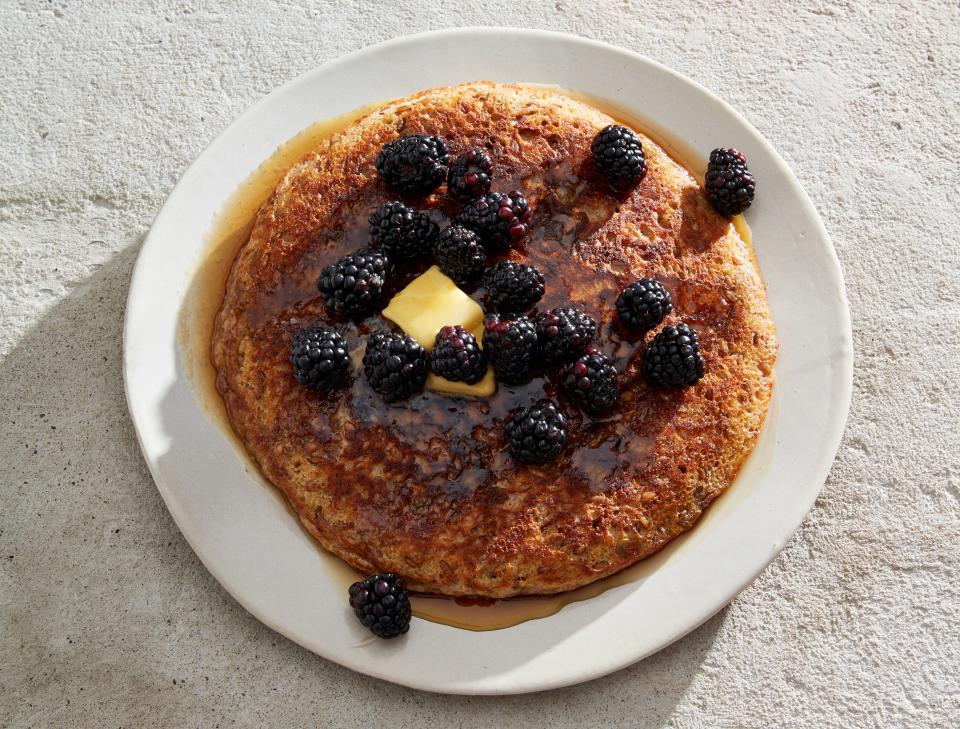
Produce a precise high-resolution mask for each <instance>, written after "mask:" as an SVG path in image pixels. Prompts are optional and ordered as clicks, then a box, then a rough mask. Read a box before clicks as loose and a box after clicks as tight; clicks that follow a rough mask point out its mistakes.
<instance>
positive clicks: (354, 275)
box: [317, 250, 389, 316]
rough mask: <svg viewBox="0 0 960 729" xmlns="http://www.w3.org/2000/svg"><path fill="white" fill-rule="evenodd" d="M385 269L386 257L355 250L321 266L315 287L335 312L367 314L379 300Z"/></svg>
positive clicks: (377, 252) (348, 314) (385, 275)
mask: <svg viewBox="0 0 960 729" xmlns="http://www.w3.org/2000/svg"><path fill="white" fill-rule="evenodd" d="M388 266H389V262H388V260H387V257H386V256H385V255H384V254H383V253H381V252H379V251H369V250H360V251H355V252H353V253H351V254H349V255H346V256H344V257H343V258H341V259H340V260H338V261H337V262H336V263H334V264H332V265H330V266H327V267H325V268H324V269H323V270H322V271H321V272H320V278H319V279H317V288H318V289H320V293H321V294H323V298H324V300H325V301H326V303H327V307H328V308H329V309H331V310H332V311H334V312H335V313H337V314H346V315H347V316H355V315H359V314H368V313H370V312H371V311H372V310H373V309H374V308H375V307H376V305H377V303H379V301H380V294H381V293H382V291H383V285H384V283H385V281H386V278H387V269H388Z"/></svg>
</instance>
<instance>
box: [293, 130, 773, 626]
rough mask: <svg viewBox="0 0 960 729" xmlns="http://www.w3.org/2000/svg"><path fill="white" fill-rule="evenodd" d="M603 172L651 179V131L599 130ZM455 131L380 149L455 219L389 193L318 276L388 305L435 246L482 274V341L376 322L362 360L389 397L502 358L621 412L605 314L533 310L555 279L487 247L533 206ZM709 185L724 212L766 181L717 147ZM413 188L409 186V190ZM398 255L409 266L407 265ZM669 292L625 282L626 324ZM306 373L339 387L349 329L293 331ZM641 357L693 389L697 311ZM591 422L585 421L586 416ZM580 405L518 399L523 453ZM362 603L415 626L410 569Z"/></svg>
mask: <svg viewBox="0 0 960 729" xmlns="http://www.w3.org/2000/svg"><path fill="white" fill-rule="evenodd" d="M591 155H592V159H593V162H594V165H595V167H596V169H597V170H598V172H599V173H600V174H601V175H602V176H603V177H604V178H605V180H606V181H607V182H608V183H609V185H610V186H611V187H612V188H613V189H614V190H615V191H616V192H618V193H622V192H624V191H626V190H628V189H629V188H631V187H633V186H636V185H637V184H638V183H640V182H641V181H642V180H643V178H644V176H645V175H646V173H647V160H646V156H645V153H644V149H643V144H642V142H641V140H640V137H639V136H638V135H637V134H636V133H635V132H633V131H632V130H630V129H628V128H626V127H624V126H621V125H610V126H608V127H605V128H604V129H602V130H600V131H599V132H598V133H597V135H596V137H595V138H594V140H593V143H592V145H591ZM449 158H450V153H449V150H448V148H447V144H446V142H445V141H444V140H443V139H441V138H440V137H437V136H431V135H419V134H417V135H408V136H403V137H399V138H398V139H395V140H393V141H391V142H388V143H387V144H385V145H384V146H383V148H382V149H381V150H380V152H379V154H378V155H377V157H376V160H375V166H376V169H377V172H378V174H379V175H380V177H381V178H382V180H383V182H384V183H385V185H386V186H387V187H388V188H389V189H391V190H392V191H394V192H395V193H397V194H399V195H401V196H425V195H429V194H430V193H433V192H434V191H436V190H437V189H438V188H439V186H440V185H441V184H442V183H443V182H444V180H446V193H447V196H448V198H450V199H452V200H456V201H457V203H458V204H459V205H460V206H461V207H460V209H459V212H458V213H457V214H456V215H455V216H454V218H453V224H452V225H449V226H448V227H446V228H445V229H443V230H440V229H439V227H438V226H437V224H436V223H435V222H433V220H432V219H431V217H430V215H429V214H428V213H427V212H424V211H420V210H416V209H415V208H413V207H411V206H410V205H409V204H408V203H407V202H404V201H403V200H387V201H385V202H384V203H382V204H381V205H380V206H379V207H377V208H376V209H375V210H373V211H372V213H371V214H370V218H369V224H370V241H371V245H372V249H369V250H368V249H362V250H358V251H355V252H353V253H350V254H348V255H346V256H343V257H342V258H340V259H339V260H337V261H336V262H334V263H332V264H330V265H328V266H326V267H325V268H323V270H322V271H321V274H320V277H319V279H318V280H317V287H318V289H319V291H320V293H321V294H322V296H323V298H324V301H325V303H326V307H327V309H328V311H329V312H330V313H331V314H332V315H335V316H347V317H355V318H358V317H363V316H366V315H369V314H371V313H374V312H375V311H377V309H378V307H379V306H380V305H381V298H382V295H383V292H384V290H387V289H389V288H390V287H391V286H392V285H393V284H391V282H390V281H389V279H390V277H391V276H396V277H397V278H398V280H400V281H401V282H402V281H403V280H404V279H403V276H408V275H412V273H416V271H418V270H422V269H418V268H416V267H417V266H419V265H421V259H423V258H426V257H428V256H432V257H433V259H434V261H435V262H436V264H437V266H439V268H440V270H441V271H443V273H444V274H446V275H447V276H449V277H450V278H451V279H452V280H453V281H454V282H455V283H456V284H457V285H458V286H462V287H465V288H468V289H469V288H472V287H474V286H476V285H477V284H479V283H482V286H483V292H484V295H485V297H486V298H485V304H486V311H487V318H486V319H485V321H484V327H483V335H482V346H481V343H480V342H478V341H477V337H476V336H475V335H474V334H473V333H471V332H469V331H467V330H466V329H465V328H464V327H463V326H460V325H456V324H453V325H450V326H444V327H443V328H441V330H440V331H439V332H437V334H436V337H435V340H434V345H433V348H432V349H431V350H430V352H429V353H428V352H427V351H425V350H424V348H423V347H422V346H421V345H420V344H419V343H418V342H417V341H416V340H414V339H413V338H411V337H409V336H406V335H404V334H400V333H395V332H375V333H373V334H371V335H370V336H369V337H368V338H367V342H366V350H365V354H364V356H363V370H364V374H365V377H366V379H367V382H368V383H369V385H370V387H371V388H372V389H373V390H374V391H375V392H376V393H378V395H379V396H380V397H381V398H382V399H383V400H384V401H385V402H387V403H396V402H400V401H402V400H404V399H406V398H409V397H411V396H413V395H415V394H416V393H418V392H420V391H421V390H422V389H423V387H424V384H425V382H426V380H427V375H428V373H429V372H433V373H434V374H435V375H437V376H439V377H442V378H444V379H446V380H450V381H452V382H462V383H466V384H468V385H473V384H476V383H479V382H480V381H481V380H483V378H484V376H485V375H486V372H487V368H488V367H491V368H492V370H493V373H494V375H495V377H496V379H497V381H499V382H500V383H502V384H503V385H505V386H520V385H524V384H526V383H528V382H530V380H531V379H532V377H533V375H535V374H536V375H538V376H539V375H544V376H546V377H549V378H550V381H551V382H554V383H556V385H557V386H558V392H559V394H560V401H561V402H564V403H567V404H569V405H571V406H576V407H577V408H579V409H580V410H582V411H583V412H584V413H586V414H587V415H588V416H591V417H595V418H601V417H604V416H608V415H610V414H611V413H612V412H614V411H615V410H616V409H617V408H618V407H622V405H621V403H620V379H621V374H620V372H618V370H617V366H616V364H615V363H614V361H613V360H612V359H610V357H608V356H606V355H604V354H603V353H602V352H600V351H599V350H597V349H594V348H593V344H594V342H595V340H596V339H597V336H598V330H599V327H598V323H597V321H596V320H595V319H594V318H593V317H592V316H590V315H589V314H588V313H587V312H585V311H583V310H582V309H580V308H578V307H576V306H571V305H565V306H558V307H556V308H552V309H550V310H547V311H539V312H538V311H537V310H536V309H534V310H533V311H532V312H531V309H533V307H535V306H536V305H537V304H538V303H539V302H540V301H541V299H542V298H543V296H544V294H545V291H546V280H545V278H544V276H543V274H542V273H541V272H540V271H538V270H537V269H536V268H535V267H534V266H531V265H528V264H524V263H520V262H517V261H512V260H500V261H498V262H495V263H494V264H493V265H492V266H490V267H489V268H487V267H486V264H487V260H488V257H489V256H490V255H491V254H494V253H497V252H499V253H501V254H502V253H503V252H504V251H508V250H509V249H510V248H512V247H514V246H516V245H517V244H518V243H519V242H520V241H522V240H523V239H524V238H525V237H526V236H527V235H528V234H529V228H530V222H531V217H532V211H531V209H530V205H529V203H528V202H527V200H526V198H525V197H524V195H523V194H522V193H521V192H519V191H511V192H506V193H505V192H497V191H491V187H492V185H493V182H494V160H493V159H492V158H491V156H490V154H489V153H488V152H486V151H485V150H483V149H481V148H469V149H466V150H465V151H463V152H462V153H461V154H459V155H458V156H457V157H456V158H455V159H454V160H453V162H452V163H450V164H449V165H448V162H449ZM705 180H706V183H705V194H706V196H707V198H708V199H709V201H710V203H711V204H712V205H713V207H714V208H715V209H716V211H717V212H718V213H720V214H721V215H725V216H729V215H735V214H738V213H740V212H743V210H745V209H746V208H748V207H749V206H750V204H751V203H752V201H753V198H754V194H755V189H756V182H755V180H754V178H753V176H752V175H751V174H750V172H749V170H748V169H747V164H746V159H745V158H744V156H743V155H742V154H741V153H740V152H738V151H736V150H735V149H733V148H727V149H723V148H719V149H715V150H713V152H712V153H711V155H710V163H709V165H708V168H707V173H706V178H705ZM404 199H408V198H404ZM393 266H398V267H399V271H398V272H396V273H395V272H394V269H393ZM673 308H674V303H673V300H672V298H671V295H670V292H669V291H668V290H667V289H666V288H665V287H664V285H663V284H662V283H660V282H659V281H657V280H656V279H654V278H650V277H645V278H641V279H639V280H638V281H634V282H633V283H630V284H629V285H628V286H626V287H625V288H624V289H623V291H622V292H621V293H620V294H619V296H618V297H617V300H616V312H617V317H618V319H619V320H620V322H621V323H622V325H623V326H624V327H625V328H626V329H628V330H630V331H632V332H635V333H636V334H637V335H640V336H644V337H646V336H649V334H648V333H650V332H651V331H652V330H654V329H655V328H657V327H659V326H660V325H661V324H662V323H663V322H664V320H665V319H667V318H668V317H669V316H670V315H671V314H672V313H673ZM290 363H291V367H292V370H293V376H294V378H295V379H296V381H297V382H298V383H300V385H302V386H303V387H304V388H307V389H310V390H313V391H315V392H317V393H320V394H327V396H332V395H330V394H328V393H331V391H332V390H334V388H336V387H337V386H338V385H339V384H341V383H342V382H343V381H345V380H346V379H347V378H348V377H349V375H350V354H349V348H348V345H347V342H346V340H345V339H344V337H343V336H342V335H341V334H340V333H338V332H337V331H335V330H334V329H332V328H328V327H322V326H321V327H310V328H305V329H302V330H300V331H297V332H295V333H294V334H293V335H292V336H291V339H290ZM640 370H641V372H642V373H643V375H644V377H645V378H646V380H647V381H648V382H649V383H650V385H652V386H654V387H660V388H682V387H690V386H693V385H695V384H696V383H697V382H698V381H699V380H700V379H701V378H702V377H703V376H704V374H705V370H706V366H705V362H704V359H703V356H702V354H701V352H700V342H699V338H698V336H697V333H696V332H695V331H694V329H693V328H692V327H690V326H689V325H688V324H686V323H684V322H676V323H675V324H671V325H668V326H665V327H663V328H662V329H661V330H660V331H659V332H658V333H656V334H655V335H653V336H652V337H651V338H650V339H649V340H648V341H647V343H646V345H645V346H644V347H643V349H642V352H641V361H640ZM577 422H580V421H577ZM567 424H568V420H567V416H566V415H565V414H564V412H563V410H562V408H561V405H560V404H558V403H557V402H556V401H554V400H551V399H548V398H540V399H537V400H536V401H534V402H533V403H532V404H531V405H529V406H528V407H519V408H515V409H514V410H511V411H510V412H509V414H508V415H507V417H506V418H505V421H504V426H503V427H504V436H505V439H506V443H507V446H508V448H509V450H510V453H511V454H512V456H513V459H514V460H515V461H516V462H517V463H523V464H535V465H544V464H547V463H550V462H551V461H553V460H555V459H557V458H558V457H559V456H560V455H561V454H562V452H563V449H564V447H565V445H566V443H567V436H568V433H567ZM349 594H350V605H351V607H353V609H354V612H355V613H356V615H357V617H358V618H359V619H360V621H361V622H362V623H363V624H364V625H365V626H367V627H368V628H369V629H370V630H371V631H373V633H374V634H376V635H378V636H381V637H384V638H391V637H395V636H397V635H401V634H403V633H406V632H407V630H408V629H409V626H410V616H411V609H410V601H409V598H408V596H407V592H406V589H405V585H404V581H403V580H402V579H401V578H400V577H398V576H397V575H395V574H393V573H389V572H388V573H383V574H375V575H371V576H370V577H368V578H367V579H365V580H362V581H360V582H357V583H355V584H353V585H352V586H351V587H350V590H349Z"/></svg>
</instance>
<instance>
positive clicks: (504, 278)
mask: <svg viewBox="0 0 960 729" xmlns="http://www.w3.org/2000/svg"><path fill="white" fill-rule="evenodd" d="M483 286H484V288H486V290H487V299H488V303H489V305H490V307H491V308H493V309H494V310H496V311H504V312H506V311H526V310H527V309H529V308H530V307H531V306H533V305H534V304H536V303H537V302H538V301H540V299H541V298H542V297H543V291H544V279H543V274H542V273H540V272H539V271H538V270H537V269H536V268H534V267H533V266H528V265H527V264H525V263H515V262H514V261H500V262H499V263H495V264H494V265H493V266H491V267H490V268H489V269H487V272H486V273H485V274H484V276H483Z"/></svg>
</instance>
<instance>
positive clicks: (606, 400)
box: [561, 349, 620, 415]
mask: <svg viewBox="0 0 960 729" xmlns="http://www.w3.org/2000/svg"><path fill="white" fill-rule="evenodd" d="M561 384H562V385H563V389H564V390H565V391H566V393H567V394H568V395H569V396H570V399H572V400H573V401H574V402H575V403H577V405H579V406H580V408H581V409H582V410H583V411H584V412H586V413H589V414H590V415H605V414H606V413H608V412H610V411H611V410H613V408H614V406H615V405H616V404H617V401H618V400H619V399H620V376H619V374H618V373H617V368H616V367H614V365H613V362H611V361H610V360H609V359H608V358H607V357H605V356H604V355H602V354H600V352H598V351H596V350H594V349H588V350H587V351H586V352H585V353H584V354H582V355H580V356H579V357H577V359H576V361H574V362H572V363H570V364H569V365H567V366H566V367H565V368H564V370H563V379H562V380H561Z"/></svg>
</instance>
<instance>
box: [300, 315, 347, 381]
mask: <svg viewBox="0 0 960 729" xmlns="http://www.w3.org/2000/svg"><path fill="white" fill-rule="evenodd" d="M290 364H291V365H293V376H294V377H295V378H296V379H297V382H299V383H300V384H301V385H303V386H304V387H306V388H308V389H310V390H317V391H320V392H323V391H326V390H329V389H330V388H332V387H333V386H334V385H336V384H337V383H338V382H340V381H341V380H342V379H343V377H344V375H346V374H347V372H349V371H350V353H349V352H348V351H347V342H346V340H345V339H344V338H343V337H342V336H340V334H338V333H337V332H335V331H333V330H332V329H325V328H322V327H313V328H310V329H301V330H300V331H298V332H296V333H294V335H293V336H292V337H291V338H290Z"/></svg>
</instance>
